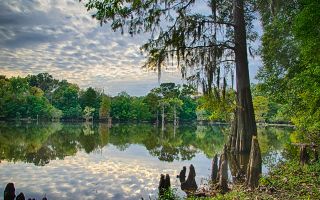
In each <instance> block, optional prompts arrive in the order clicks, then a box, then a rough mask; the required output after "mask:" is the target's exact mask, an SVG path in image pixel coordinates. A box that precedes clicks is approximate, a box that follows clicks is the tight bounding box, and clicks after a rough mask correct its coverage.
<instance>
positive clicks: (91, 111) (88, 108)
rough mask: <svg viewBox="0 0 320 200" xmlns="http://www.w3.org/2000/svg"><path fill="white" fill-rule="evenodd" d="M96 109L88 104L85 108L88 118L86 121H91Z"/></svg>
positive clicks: (85, 116) (86, 117)
mask: <svg viewBox="0 0 320 200" xmlns="http://www.w3.org/2000/svg"><path fill="white" fill-rule="evenodd" d="M94 111H95V109H94V108H92V107H89V106H86V107H85V108H84V110H83V114H84V118H85V119H86V121H89V120H90V118H92V114H93V112H94Z"/></svg>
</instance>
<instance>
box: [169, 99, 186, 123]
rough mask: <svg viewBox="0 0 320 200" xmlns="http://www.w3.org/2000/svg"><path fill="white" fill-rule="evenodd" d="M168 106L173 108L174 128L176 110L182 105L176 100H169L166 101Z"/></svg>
mask: <svg viewBox="0 0 320 200" xmlns="http://www.w3.org/2000/svg"><path fill="white" fill-rule="evenodd" d="M168 102H169V104H170V105H172V106H173V115H174V117H173V124H174V126H176V125H177V124H178V121H177V110H178V109H180V108H181V107H182V105H183V102H182V100H180V99H178V98H171V99H169V100H168Z"/></svg>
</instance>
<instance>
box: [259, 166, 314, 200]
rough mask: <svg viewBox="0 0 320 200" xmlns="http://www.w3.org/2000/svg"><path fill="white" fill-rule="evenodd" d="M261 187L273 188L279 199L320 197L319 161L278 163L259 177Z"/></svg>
mask: <svg viewBox="0 0 320 200" xmlns="http://www.w3.org/2000/svg"><path fill="white" fill-rule="evenodd" d="M260 183H261V187H268V188H270V187H272V188H274V190H275V192H274V194H275V195H274V196H275V197H279V199H320V162H319V161H318V162H316V163H313V164H308V165H304V166H301V165H300V164H299V163H298V161H287V162H285V163H283V164H279V165H278V166H277V167H276V168H274V169H273V170H272V171H271V173H270V174H269V175H268V176H266V177H262V178H261V179H260Z"/></svg>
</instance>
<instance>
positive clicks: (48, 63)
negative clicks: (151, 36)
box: [0, 0, 181, 95]
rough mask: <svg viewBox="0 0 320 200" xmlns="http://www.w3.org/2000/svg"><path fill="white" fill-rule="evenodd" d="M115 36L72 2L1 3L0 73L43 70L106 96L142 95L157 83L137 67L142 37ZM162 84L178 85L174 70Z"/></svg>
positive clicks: (21, 0)
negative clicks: (101, 90) (121, 93)
mask: <svg viewBox="0 0 320 200" xmlns="http://www.w3.org/2000/svg"><path fill="white" fill-rule="evenodd" d="M119 34H120V33H119V32H113V31H112V30H110V28H109V26H108V25H105V26H103V27H100V25H99V23H98V22H97V21H95V20H94V19H92V18H91V16H90V13H88V12H87V11H86V9H85V7H84V5H83V4H81V3H79V1H77V0H29V1H24V0H10V1H9V0H7V1H1V2H0V37H1V40H0V69H1V71H0V73H1V74H4V75H7V76H9V77H10V76H17V75H20V76H25V75H27V74H37V73H41V72H48V73H50V74H52V75H53V76H54V77H55V78H58V79H67V80H68V81H70V82H73V83H77V84H79V85H80V87H83V88H84V87H89V86H92V87H97V88H100V89H104V90H105V92H106V93H109V94H111V95H115V94H117V93H118V92H121V91H127V92H128V93H129V94H132V95H144V94H145V93H146V92H147V91H149V90H150V89H151V88H153V87H156V86H157V84H158V83H157V75H156V73H153V72H147V71H145V70H142V69H141V67H140V66H142V64H143V61H144V57H143V56H142V55H141V54H140V51H139V47H140V45H141V44H143V43H144V42H145V38H146V36H145V35H138V36H135V37H131V36H129V35H123V36H120V35H119ZM162 81H164V82H165V81H175V82H177V81H178V82H181V80H180V75H179V73H178V72H173V73H166V74H165V75H164V76H163V80H162Z"/></svg>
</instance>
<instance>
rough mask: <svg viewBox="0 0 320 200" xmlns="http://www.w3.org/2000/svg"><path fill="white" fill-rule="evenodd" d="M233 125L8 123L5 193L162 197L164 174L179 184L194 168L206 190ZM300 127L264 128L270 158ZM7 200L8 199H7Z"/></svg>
mask: <svg viewBox="0 0 320 200" xmlns="http://www.w3.org/2000/svg"><path fill="white" fill-rule="evenodd" d="M229 131H230V130H229V127H228V126H209V125H180V126H179V127H178V128H176V129H175V128H173V127H172V126H168V127H167V129H166V131H165V132H161V129H159V128H157V127H155V126H153V125H149V124H118V125H113V126H112V127H111V128H109V127H108V125H107V124H94V125H93V124H86V123H78V124H71V123H68V124H64V123H40V124H15V123H0V161H1V162H0V188H1V194H2V191H3V190H4V188H5V185H6V184H7V183H8V182H13V183H15V186H16V194H18V193H20V192H24V194H25V195H26V197H27V198H29V197H34V198H37V199H40V198H42V197H43V196H44V195H46V196H47V198H48V199H140V198H141V197H144V199H149V196H150V197H151V199H155V198H156V196H157V192H158V191H157V187H158V184H159V177H160V174H161V173H163V174H165V173H168V174H169V175H170V177H171V183H172V185H173V187H176V188H179V186H180V185H179V181H178V179H177V178H176V175H177V174H179V172H180V170H181V169H182V167H183V166H189V165H190V164H193V165H194V166H195V169H196V174H197V176H196V180H197V183H198V185H200V184H201V183H204V182H206V180H207V179H208V178H209V176H210V170H211V169H210V167H211V160H212V157H213V156H214V154H216V153H220V152H221V151H222V148H223V145H224V143H225V141H226V140H227V134H228V133H229ZM291 131H292V130H290V129H285V128H260V129H259V130H258V132H259V141H260V148H261V151H262V157H263V160H264V166H263V172H264V173H267V171H268V163H274V162H276V161H277V160H278V159H281V151H282V149H283V147H284V145H286V144H288V143H290V133H291ZM0 199H3V196H2V195H1V196H0Z"/></svg>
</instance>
